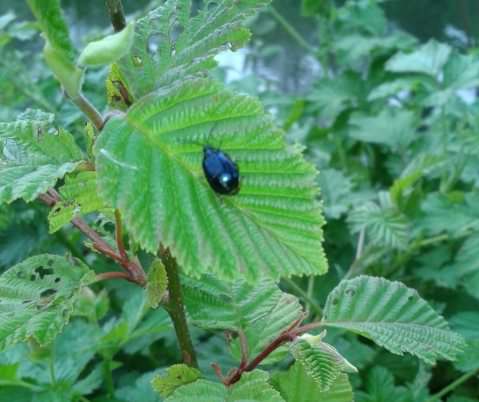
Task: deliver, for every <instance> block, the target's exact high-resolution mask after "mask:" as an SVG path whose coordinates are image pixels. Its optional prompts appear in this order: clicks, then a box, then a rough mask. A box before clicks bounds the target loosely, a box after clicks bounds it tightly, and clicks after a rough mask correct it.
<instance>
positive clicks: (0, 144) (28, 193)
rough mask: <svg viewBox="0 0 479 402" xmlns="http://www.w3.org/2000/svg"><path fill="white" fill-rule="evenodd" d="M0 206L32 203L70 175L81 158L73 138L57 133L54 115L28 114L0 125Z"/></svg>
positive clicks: (63, 133)
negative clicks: (58, 181)
mask: <svg viewBox="0 0 479 402" xmlns="http://www.w3.org/2000/svg"><path fill="white" fill-rule="evenodd" d="M1 150H3V152H1V153H0V204H1V203H9V202H12V201H14V200H16V199H18V198H23V199H24V200H25V201H33V200H34V199H35V198H37V197H38V195H40V194H42V193H44V192H46V191H47V190H48V189H49V188H50V187H53V186H54V185H55V183H56V181H57V180H58V179H60V178H62V177H63V176H65V174H67V173H68V172H72V171H73V170H75V168H76V167H77V166H78V164H79V163H80V162H81V160H82V158H83V155H82V152H81V150H80V148H79V147H78V146H77V145H76V144H75V141H74V139H73V136H72V135H71V134H70V133H68V132H66V131H64V130H62V129H57V128H56V127H55V125H54V123H53V115H51V114H48V113H44V112H41V111H38V110H27V111H26V112H25V113H23V114H21V115H20V116H19V117H18V119H17V120H16V121H14V122H9V123H0V151H1Z"/></svg>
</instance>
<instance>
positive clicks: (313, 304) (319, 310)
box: [284, 278, 323, 317]
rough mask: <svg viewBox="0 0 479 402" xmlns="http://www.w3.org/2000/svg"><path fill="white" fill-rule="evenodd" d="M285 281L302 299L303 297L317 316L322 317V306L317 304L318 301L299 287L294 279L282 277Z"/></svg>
mask: <svg viewBox="0 0 479 402" xmlns="http://www.w3.org/2000/svg"><path fill="white" fill-rule="evenodd" d="M284 281H285V283H286V284H287V285H288V286H289V287H290V288H292V289H293V290H294V291H295V292H296V293H297V294H298V295H299V296H300V297H301V298H302V299H304V301H306V302H307V303H308V304H309V306H310V307H311V309H312V310H313V311H314V312H315V313H316V314H317V315H318V316H319V317H322V315H323V310H322V308H321V307H320V306H319V304H318V303H316V301H315V300H314V299H313V298H312V297H310V295H309V294H308V293H307V292H306V291H304V290H303V288H301V286H299V285H298V284H297V283H296V282H295V281H293V280H292V279H288V278H286V279H284Z"/></svg>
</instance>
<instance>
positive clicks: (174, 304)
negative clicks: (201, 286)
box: [159, 246, 198, 368]
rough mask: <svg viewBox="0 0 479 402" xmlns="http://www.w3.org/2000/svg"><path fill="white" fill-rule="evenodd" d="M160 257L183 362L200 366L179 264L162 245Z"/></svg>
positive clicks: (170, 312) (169, 308)
mask: <svg viewBox="0 0 479 402" xmlns="http://www.w3.org/2000/svg"><path fill="white" fill-rule="evenodd" d="M159 257H160V258H161V261H162V262H163V265H164V266H165V269H166V274H167V276H168V294H169V300H168V302H167V304H166V310H167V311H168V314H169V315H170V317H171V320H172V321H173V325H174V327H175V332H176V338H177V339H178V344H179V347H180V350H181V355H182V357H183V362H184V363H185V364H187V365H188V366H191V367H196V368H197V367H198V361H197V360H196V352H195V349H194V347H193V342H192V341H191V335H190V331H189V328H188V323H187V322H186V314H185V307H184V304H183V295H182V291H181V283H180V275H179V272H178V270H179V269H178V264H177V263H176V260H175V259H174V258H173V256H172V255H171V254H170V251H169V250H168V249H166V248H164V247H162V246H161V247H160V252H159Z"/></svg>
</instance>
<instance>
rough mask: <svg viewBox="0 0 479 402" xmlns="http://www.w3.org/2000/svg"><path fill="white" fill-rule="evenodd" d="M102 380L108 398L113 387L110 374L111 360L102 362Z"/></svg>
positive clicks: (112, 391)
mask: <svg viewBox="0 0 479 402" xmlns="http://www.w3.org/2000/svg"><path fill="white" fill-rule="evenodd" d="M103 380H104V382H105V387H106V392H107V393H108V396H113V394H114V393H115V387H114V385H113V374H112V372H111V359H109V358H106V359H105V360H103Z"/></svg>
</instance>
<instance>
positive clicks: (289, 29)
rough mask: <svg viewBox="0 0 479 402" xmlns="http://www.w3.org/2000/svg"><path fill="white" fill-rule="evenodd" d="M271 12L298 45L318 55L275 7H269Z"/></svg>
mask: <svg viewBox="0 0 479 402" xmlns="http://www.w3.org/2000/svg"><path fill="white" fill-rule="evenodd" d="M269 12H270V13H271V15H272V16H273V17H274V18H275V19H276V21H278V23H279V24H280V25H281V26H282V27H283V28H284V30H285V31H286V32H287V33H288V34H289V35H290V36H291V37H292V38H293V39H294V40H295V41H296V42H297V43H298V45H299V46H301V47H302V48H303V49H305V50H307V51H308V52H312V53H316V51H317V50H316V48H314V47H313V46H311V45H310V44H309V43H308V42H306V40H305V39H304V38H303V37H302V36H301V34H300V33H299V32H298V31H297V30H296V28H294V27H293V26H292V25H291V24H290V23H289V22H288V21H287V20H286V19H285V18H284V17H283V16H282V15H281V14H280V13H279V12H278V11H277V10H276V9H275V8H274V7H273V6H270V7H269Z"/></svg>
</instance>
